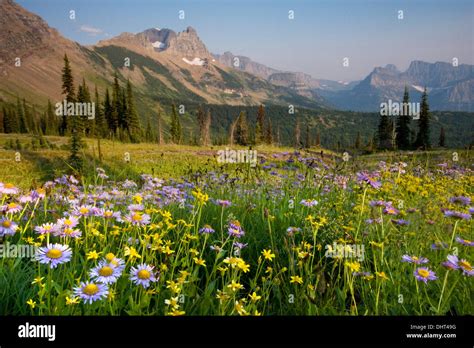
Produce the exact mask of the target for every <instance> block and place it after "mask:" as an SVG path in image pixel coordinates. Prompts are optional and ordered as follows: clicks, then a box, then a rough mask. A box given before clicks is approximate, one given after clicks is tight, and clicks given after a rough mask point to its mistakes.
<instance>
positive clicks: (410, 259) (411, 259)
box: [402, 255, 429, 265]
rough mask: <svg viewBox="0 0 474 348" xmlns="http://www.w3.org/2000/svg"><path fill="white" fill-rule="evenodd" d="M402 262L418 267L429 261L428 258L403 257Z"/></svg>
mask: <svg viewBox="0 0 474 348" xmlns="http://www.w3.org/2000/svg"><path fill="white" fill-rule="evenodd" d="M402 262H409V263H414V264H416V265H419V264H423V263H428V262H429V261H428V259H427V258H426V257H417V256H409V255H403V256H402Z"/></svg>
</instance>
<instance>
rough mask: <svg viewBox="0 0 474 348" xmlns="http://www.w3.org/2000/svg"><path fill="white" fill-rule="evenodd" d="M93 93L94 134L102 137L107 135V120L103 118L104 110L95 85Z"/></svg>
mask: <svg viewBox="0 0 474 348" xmlns="http://www.w3.org/2000/svg"><path fill="white" fill-rule="evenodd" d="M94 94H95V98H94V99H95V118H94V131H93V133H94V135H95V136H97V137H99V138H104V137H106V136H107V133H108V132H107V129H108V125H107V121H106V119H105V114H104V110H103V109H102V104H101V103H100V98H99V92H98V91H97V85H96V86H95V90H94Z"/></svg>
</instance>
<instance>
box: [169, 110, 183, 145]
mask: <svg viewBox="0 0 474 348" xmlns="http://www.w3.org/2000/svg"><path fill="white" fill-rule="evenodd" d="M170 133H171V140H172V141H173V143H175V144H179V143H180V142H181V137H182V130H181V121H180V120H179V117H178V113H177V112H176V106H175V105H174V104H173V105H172V106H171V126H170Z"/></svg>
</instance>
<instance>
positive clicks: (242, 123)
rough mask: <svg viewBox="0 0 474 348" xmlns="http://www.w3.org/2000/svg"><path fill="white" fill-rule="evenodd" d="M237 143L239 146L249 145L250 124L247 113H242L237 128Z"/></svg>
mask: <svg viewBox="0 0 474 348" xmlns="http://www.w3.org/2000/svg"><path fill="white" fill-rule="evenodd" d="M235 141H236V143H237V144H239V145H244V146H245V145H248V143H249V138H248V124H247V115H246V113H245V111H241V112H240V115H239V117H238V119H237V125H236V128H235Z"/></svg>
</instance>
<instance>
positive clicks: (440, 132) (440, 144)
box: [438, 127, 446, 147]
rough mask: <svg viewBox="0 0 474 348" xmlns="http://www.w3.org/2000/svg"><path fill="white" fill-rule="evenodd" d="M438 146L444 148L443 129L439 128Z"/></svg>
mask: <svg viewBox="0 0 474 348" xmlns="http://www.w3.org/2000/svg"><path fill="white" fill-rule="evenodd" d="M438 145H439V146H440V147H445V146H446V134H445V132H444V127H441V129H440V131H439V142H438Z"/></svg>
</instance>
